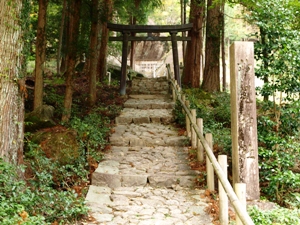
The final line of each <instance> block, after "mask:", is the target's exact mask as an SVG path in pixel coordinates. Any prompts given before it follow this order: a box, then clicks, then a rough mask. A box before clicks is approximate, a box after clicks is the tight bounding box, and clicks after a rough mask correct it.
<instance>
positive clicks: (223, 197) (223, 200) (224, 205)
mask: <svg viewBox="0 0 300 225" xmlns="http://www.w3.org/2000/svg"><path fill="white" fill-rule="evenodd" d="M218 162H219V164H220V166H221V168H222V170H223V172H224V174H225V177H226V179H227V156H226V155H219V156H218ZM218 187H219V198H220V200H219V203H220V224H221V225H228V197H227V194H226V192H225V190H224V188H223V186H222V184H221V182H220V180H218Z"/></svg>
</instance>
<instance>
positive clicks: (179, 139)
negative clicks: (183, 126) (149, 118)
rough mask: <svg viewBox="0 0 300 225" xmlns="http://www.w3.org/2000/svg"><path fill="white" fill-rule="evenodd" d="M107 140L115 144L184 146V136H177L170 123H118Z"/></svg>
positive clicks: (187, 141) (186, 140) (187, 142)
mask: <svg viewBox="0 0 300 225" xmlns="http://www.w3.org/2000/svg"><path fill="white" fill-rule="evenodd" d="M109 141H110V143H111V145H115V146H148V147H149V146H185V145H187V144H189V140H188V138H187V137H186V136H178V130H177V129H176V128H174V127H173V126H171V125H163V124H157V123H145V124H133V123H132V124H118V125H117V126H116V127H114V133H113V134H111V136H110V138H109Z"/></svg>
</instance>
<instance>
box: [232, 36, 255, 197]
mask: <svg viewBox="0 0 300 225" xmlns="http://www.w3.org/2000/svg"><path fill="white" fill-rule="evenodd" d="M254 79H255V77H254V46H253V42H234V43H233V44H232V45H231V46H230V92H231V136H232V168H233V185H234V184H236V183H245V184H246V188H247V191H246V198H247V200H256V199H259V196H260V191H259V174H258V146H257V120H256V96H255V83H254Z"/></svg>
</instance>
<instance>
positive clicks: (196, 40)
mask: <svg viewBox="0 0 300 225" xmlns="http://www.w3.org/2000/svg"><path fill="white" fill-rule="evenodd" d="M204 9H205V1H204V0H192V2H191V11H190V23H193V29H192V30H191V31H190V32H189V35H190V36H191V41H190V42H188V44H187V48H186V55H185V58H184V69H183V79H182V83H183V84H184V85H187V86H190V87H193V88H199V87H200V73H201V72H200V69H201V55H202V50H203V36H202V33H203V32H202V29H203V21H204V19H203V15H204Z"/></svg>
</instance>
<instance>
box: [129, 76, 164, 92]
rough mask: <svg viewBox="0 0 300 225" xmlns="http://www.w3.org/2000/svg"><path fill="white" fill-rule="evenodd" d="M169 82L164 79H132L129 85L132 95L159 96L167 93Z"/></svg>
mask: <svg viewBox="0 0 300 225" xmlns="http://www.w3.org/2000/svg"><path fill="white" fill-rule="evenodd" d="M169 92H170V91H169V81H168V80H167V79H166V77H161V78H139V77H137V78H134V79H133V80H132V84H131V93H132V94H147V95H149V94H155V95H157V94H160V95H167V94H168V93H169Z"/></svg>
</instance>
